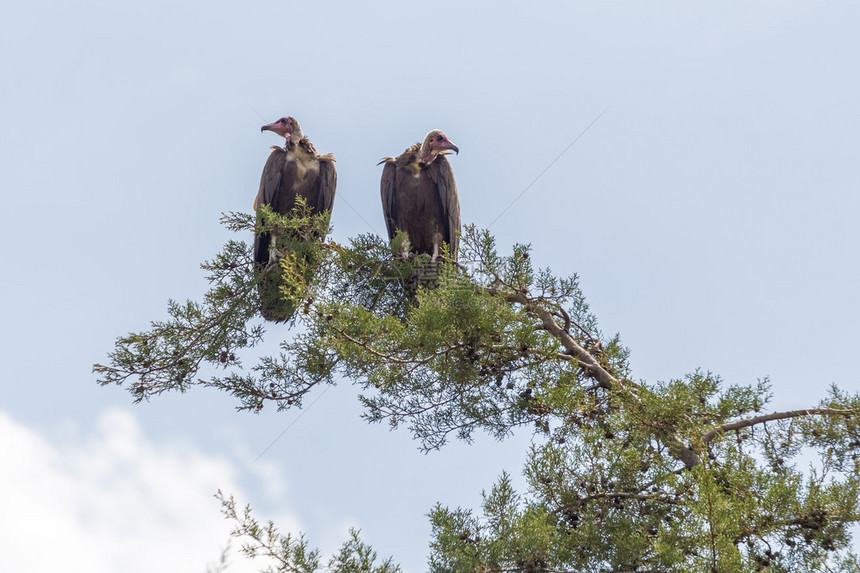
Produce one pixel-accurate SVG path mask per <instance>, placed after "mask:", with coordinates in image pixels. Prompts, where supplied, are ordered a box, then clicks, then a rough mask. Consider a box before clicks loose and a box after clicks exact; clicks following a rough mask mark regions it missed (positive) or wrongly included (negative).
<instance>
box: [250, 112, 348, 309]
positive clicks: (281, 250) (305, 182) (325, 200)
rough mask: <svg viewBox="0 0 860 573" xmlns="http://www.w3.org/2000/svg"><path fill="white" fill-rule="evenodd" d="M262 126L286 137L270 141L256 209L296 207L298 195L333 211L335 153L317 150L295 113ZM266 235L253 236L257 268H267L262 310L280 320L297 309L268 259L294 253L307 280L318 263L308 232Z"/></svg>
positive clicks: (314, 208) (282, 210)
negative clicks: (280, 143) (308, 245)
mask: <svg viewBox="0 0 860 573" xmlns="http://www.w3.org/2000/svg"><path fill="white" fill-rule="evenodd" d="M260 131H261V132H263V131H273V132H275V133H277V134H278V135H280V136H281V137H283V138H285V139H286V143H285V144H284V147H272V152H271V153H270V154H269V159H268V160H267V161H266V166H265V167H264V168H263V175H262V177H261V178H260V190H259V192H258V193H257V197H256V198H255V199H254V210H256V209H257V207H258V206H260V205H269V206H271V208H272V210H273V211H275V212H276V213H278V214H280V215H286V214H288V213H289V212H290V211H292V209H293V208H294V207H295V205H296V198H297V197H304V199H305V201H306V203H307V205H308V207H310V209H311V212H313V213H322V212H324V211H328V212H331V208H332V205H333V204H334V194H335V187H336V186H337V172H336V171H335V168H334V157H332V156H331V155H330V154H329V155H320V154H319V153H317V150H316V149H314V146H313V144H312V143H311V142H310V140H309V139H308V138H307V137H305V136H304V134H303V133H302V129H301V127H299V122H298V121H296V118H294V117H282V118H281V119H279V120H277V121H275V122H273V123H270V124H268V125H264V126H263V127H261V128H260ZM270 235H271V233H268V232H264V233H258V234H257V235H256V236H255V237H254V261H255V262H256V263H257V267H258V269H260V270H266V271H268V272H267V274H266V276H265V277H264V278H263V279H262V280H261V282H260V293H261V296H262V303H261V307H260V312H261V313H262V315H263V317H264V318H265V319H266V320H270V321H275V322H283V321H286V320H289V319H290V318H292V316H293V314H295V302H290V301H288V300H285V299H284V297H283V296H282V295H283V293H282V292H281V285H282V282H283V281H282V277H281V276H280V269H279V268H277V267H274V268H273V266H272V265H270V263H272V262H274V261H276V260H277V259H278V258H280V257H282V256H284V255H287V254H290V253H294V254H295V255H296V265H297V267H298V269H299V271H300V272H301V274H302V275H303V279H304V280H305V282H306V283H307V282H309V281H310V279H311V278H312V276H313V273H314V271H315V270H316V263H315V262H314V261H313V260H310V259H309V257H308V255H307V250H306V249H302V246H303V243H306V242H307V239H306V238H302V237H297V236H290V235H286V236H275V237H272V236H270ZM318 238H319V239H321V238H322V237H318ZM303 251H304V252H303Z"/></svg>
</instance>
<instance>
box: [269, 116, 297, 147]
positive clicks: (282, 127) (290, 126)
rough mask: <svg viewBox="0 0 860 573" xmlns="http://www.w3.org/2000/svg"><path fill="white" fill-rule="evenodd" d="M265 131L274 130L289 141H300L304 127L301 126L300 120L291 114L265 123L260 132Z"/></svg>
mask: <svg viewBox="0 0 860 573" xmlns="http://www.w3.org/2000/svg"><path fill="white" fill-rule="evenodd" d="M263 131H274V132H275V133H277V134H278V135H280V136H281V137H283V138H284V139H286V140H287V141H298V140H300V139H301V138H302V128H300V127H299V122H298V121H296V118H294V117H292V116H289V115H288V116H286V117H282V118H281V119H279V120H277V121H273V122H272V123H270V124H268V125H264V126H263V127H261V128H260V132H263Z"/></svg>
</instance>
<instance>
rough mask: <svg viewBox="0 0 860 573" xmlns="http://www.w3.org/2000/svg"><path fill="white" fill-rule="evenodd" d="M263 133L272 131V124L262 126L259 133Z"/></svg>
mask: <svg viewBox="0 0 860 573" xmlns="http://www.w3.org/2000/svg"><path fill="white" fill-rule="evenodd" d="M264 131H272V124H269V125H264V126H263V127H261V128H260V133H263V132H264Z"/></svg>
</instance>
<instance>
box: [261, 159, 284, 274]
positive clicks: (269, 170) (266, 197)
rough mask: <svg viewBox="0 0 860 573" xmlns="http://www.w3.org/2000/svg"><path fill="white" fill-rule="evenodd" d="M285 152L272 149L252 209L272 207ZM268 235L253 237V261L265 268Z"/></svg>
mask: <svg viewBox="0 0 860 573" xmlns="http://www.w3.org/2000/svg"><path fill="white" fill-rule="evenodd" d="M286 156H287V152H286V151H284V150H283V148H280V147H273V148H272V152H271V153H270V154H269V159H268V160H266V166H265V167H263V175H262V176H261V177H260V190H259V191H258V192H257V198H256V199H254V209H257V207H259V206H260V205H272V204H275V202H276V201H277V199H278V193H279V191H280V189H281V179H282V177H283V173H284V165H285V162H286ZM270 240H271V238H270V237H269V233H259V234H257V235H256V236H255V237H254V260H255V261H256V262H257V263H258V264H260V265H263V266H265V265H266V264H267V263H268V262H269V242H270Z"/></svg>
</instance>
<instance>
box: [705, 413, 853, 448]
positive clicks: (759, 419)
mask: <svg viewBox="0 0 860 573" xmlns="http://www.w3.org/2000/svg"><path fill="white" fill-rule="evenodd" d="M857 414H860V412H858V411H856V410H837V409H835V408H806V409H804V410H789V411H787V412H772V413H770V414H764V415H761V416H756V417H755V418H746V419H744V420H737V421H735V422H730V423H728V424H722V425H721V426H717V427H716V428H712V429H710V430H708V431H707V432H705V435H704V436H702V445H704V446H707V445H708V444H709V443H710V442H711V441H712V440H713V439H714V437H716V435H717V434H719V433H722V432H731V431H732V430H740V429H742V428H748V427H750V426H755V425H756V424H763V423H764V422H772V421H774V420H785V419H787V418H799V417H800V416H829V415H834V416H840V415H841V416H856V415H857Z"/></svg>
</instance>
